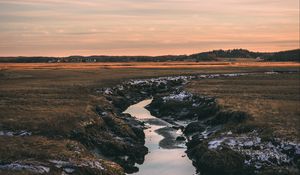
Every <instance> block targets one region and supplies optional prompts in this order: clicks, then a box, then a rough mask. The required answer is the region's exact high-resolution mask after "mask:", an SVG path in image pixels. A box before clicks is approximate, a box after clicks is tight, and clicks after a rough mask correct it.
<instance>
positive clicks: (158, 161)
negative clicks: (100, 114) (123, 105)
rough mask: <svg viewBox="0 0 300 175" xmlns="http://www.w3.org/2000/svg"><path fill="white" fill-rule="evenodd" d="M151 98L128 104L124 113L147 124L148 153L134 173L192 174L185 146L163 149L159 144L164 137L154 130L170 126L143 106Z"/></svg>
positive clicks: (192, 170) (142, 174)
mask: <svg viewBox="0 0 300 175" xmlns="http://www.w3.org/2000/svg"><path fill="white" fill-rule="evenodd" d="M151 101H152V100H144V101H141V102H139V103H137V104H135V105H132V106H130V107H129V108H128V109H127V110H126V111H125V112H124V113H128V114H130V115H131V116H133V117H136V118H137V119H138V120H141V121H144V122H146V123H147V125H148V126H149V128H148V129H146V130H144V132H145V136H146V138H145V141H146V143H145V146H146V147H147V148H148V149H149V153H148V154H147V155H146V157H145V162H144V163H143V164H142V165H138V166H137V167H138V168H139V171H138V172H137V173H134V174H136V175H155V174H157V175H193V174H195V172H196V170H195V168H194V167H193V165H192V161H191V160H189V159H188V158H187V156H186V153H185V150H186V149H185V148H184V147H183V148H174V149H164V148H162V147H160V146H159V142H160V141H161V140H162V139H164V137H163V136H161V135H159V134H158V133H157V132H155V131H156V130H158V129H160V128H164V127H170V126H171V124H169V123H167V122H165V121H163V120H161V119H159V118H156V117H154V116H152V115H151V114H150V112H149V111H148V110H147V109H145V106H147V105H148V104H150V103H151Z"/></svg>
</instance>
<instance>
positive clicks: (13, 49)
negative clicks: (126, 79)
mask: <svg viewBox="0 0 300 175" xmlns="http://www.w3.org/2000/svg"><path fill="white" fill-rule="evenodd" d="M233 48H245V49H249V50H253V51H268V52H271V51H280V50H289V49H296V48H299V0H64V1H62V0H0V56H69V55H168V54H170V55H174V54H191V53H197V52H202V51H209V50H214V49H233Z"/></svg>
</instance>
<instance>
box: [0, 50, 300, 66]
mask: <svg viewBox="0 0 300 175" xmlns="http://www.w3.org/2000/svg"><path fill="white" fill-rule="evenodd" d="M218 58H249V59H255V58H261V59H263V60H265V61H300V49H295V50H289V51H282V52H273V53H264V52H252V51H249V50H245V49H233V50H214V51H210V52H202V53H197V54H192V55H164V56H154V57H153V56H87V57H84V56H69V57H0V62H2V63H4V62H11V63H52V62H147V61H152V62H164V61H216V60H217V59H218Z"/></svg>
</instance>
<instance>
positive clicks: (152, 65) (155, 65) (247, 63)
mask: <svg viewBox="0 0 300 175" xmlns="http://www.w3.org/2000/svg"><path fill="white" fill-rule="evenodd" d="M238 60H239V61H227V60H225V61H216V62H213V61H211V62H183V61H182V62H147V63H145V62H125V63H115V62H112V63H109V62H107V63H1V64H0V70H1V69H20V70H24V69H136V68H138V69H191V68H197V69H199V68H200V69H203V68H204V69H205V68H225V69H226V68H249V67H250V68H251V67H263V68H272V67H277V68H279V67H294V68H295V67H299V66H300V63H299V62H256V61H251V60H249V59H248V60H245V59H238Z"/></svg>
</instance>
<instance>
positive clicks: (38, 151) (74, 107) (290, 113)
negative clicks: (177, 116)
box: [0, 63, 299, 174]
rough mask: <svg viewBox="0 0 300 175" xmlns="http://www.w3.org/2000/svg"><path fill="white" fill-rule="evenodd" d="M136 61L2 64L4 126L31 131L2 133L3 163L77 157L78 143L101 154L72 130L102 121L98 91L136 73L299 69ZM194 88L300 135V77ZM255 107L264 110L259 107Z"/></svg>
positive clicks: (0, 83)
mask: <svg viewBox="0 0 300 175" xmlns="http://www.w3.org/2000/svg"><path fill="white" fill-rule="evenodd" d="M105 64H106V63H105ZM135 64H138V65H136V66H131V65H123V64H122V66H120V65H118V64H117V63H116V65H114V66H112V65H104V63H103V64H101V65H98V64H91V63H89V64H84V63H83V64H76V63H69V64H64V63H62V64H0V111H1V113H0V131H20V130H26V131H30V132H32V135H33V136H29V137H9V138H8V137H6V136H0V145H1V148H0V163H5V162H13V161H17V160H26V161H27V160H36V159H68V158H72V157H77V156H78V155H74V151H73V148H74V147H75V148H82V149H83V150H85V151H83V152H84V154H83V155H82V157H80V159H82V160H86V159H95V157H94V156H93V155H91V154H90V153H88V150H86V148H84V146H83V145H81V144H80V143H78V142H77V141H74V140H70V137H69V136H70V133H71V132H72V130H74V129H76V130H80V129H82V128H84V126H85V124H86V123H89V122H91V121H93V122H95V121H96V122H100V121H99V119H98V118H99V117H98V116H97V115H96V114H95V112H94V111H93V110H92V109H93V107H94V106H95V105H97V104H98V105H105V102H104V101H105V100H104V97H102V96H101V95H99V94H97V92H96V91H97V89H101V88H102V87H108V86H114V85H116V84H118V83H120V82H122V81H125V80H128V79H132V78H135V79H136V78H147V77H158V76H167V75H183V74H196V73H224V72H248V71H271V70H297V69H299V64H298V63H274V64H273V63H261V64H258V63H255V64H254V63H251V64H242V63H241V64H240V65H235V66H231V65H229V66H228V64H230V63H226V64H225V63H223V64H222V66H220V65H219V66H216V65H215V64H213V63H211V64H212V65H209V64H208V63H197V64H199V65H198V66H196V67H195V66H191V65H187V64H183V63H178V64H175V65H170V64H171V63H161V64H159V63H149V64H145V63H143V64H141V63H135ZM153 64H155V65H154V66H153ZM165 64H167V66H166V65H165ZM172 64H173V63H172ZM181 64H183V65H181ZM202 64H204V65H202ZM218 64H220V63H218ZM277 64H278V65H277ZM178 65H179V66H178ZM245 65H246V66H245ZM149 66H150V67H149ZM171 68H176V69H171ZM270 77H271V79H270ZM235 85H237V86H235ZM277 85H280V86H277ZM190 86H193V90H194V91H195V92H197V93H198V92H199V93H204V94H206V95H212V96H217V97H218V99H219V100H220V103H221V104H224V106H226V107H235V108H238V109H243V110H244V109H245V110H247V109H252V110H250V111H249V112H251V114H255V115H256V114H259V116H257V117H256V118H257V119H259V122H261V123H263V124H268V122H270V121H272V123H273V124H272V125H271V126H272V127H274V128H275V129H278V130H277V131H276V133H282V132H284V133H286V135H296V136H297V137H298V136H299V130H297V127H296V126H299V109H298V108H296V106H297V105H299V91H298V90H297V88H299V76H298V75H285V76H284V77H280V76H276V75H272V76H265V77H248V78H246V77H244V78H242V79H237V80H236V79H232V80H231V79H228V80H220V79H216V80H202V81H199V82H193V83H192V84H190ZM251 86H255V89H252V88H251ZM246 90H248V91H246ZM261 90H263V91H261ZM269 90H270V91H269ZM256 107H258V109H257V110H254V109H255V108H256ZM278 113H279V114H280V115H277V114H278ZM274 114H276V115H274ZM295 115H296V116H298V117H295ZM273 121H274V122H273ZM287 127H289V129H288V130H287V129H286V128H287ZM298 138H299V137H298ZM70 145H71V146H70ZM0 174H1V173H0Z"/></svg>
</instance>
